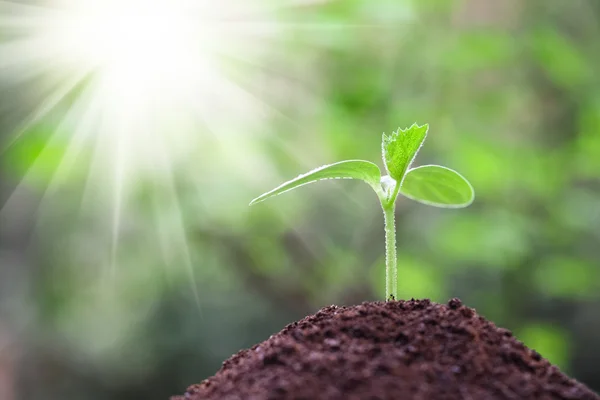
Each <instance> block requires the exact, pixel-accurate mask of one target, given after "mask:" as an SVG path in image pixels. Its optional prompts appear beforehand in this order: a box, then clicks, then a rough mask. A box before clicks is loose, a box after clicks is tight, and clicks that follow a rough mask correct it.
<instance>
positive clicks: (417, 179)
mask: <svg viewBox="0 0 600 400" xmlns="http://www.w3.org/2000/svg"><path fill="white" fill-rule="evenodd" d="M400 193H401V194H403V195H404V196H406V197H408V198H409V199H412V200H416V201H418V202H420V203H423V204H428V205H430V206H436V207H444V208H462V207H466V206H468V205H469V204H471V203H472V202H473V199H474V198H475V192H474V190H473V186H471V184H470V183H469V181H467V180H466V179H465V178H464V177H463V176H462V175H461V174H459V173H458V172H456V171H453V170H451V169H450V168H446V167H441V166H439V165H424V166H422V167H417V168H414V169H411V170H409V171H408V172H407V173H406V176H405V177H404V181H403V182H402V186H401V187H400Z"/></svg>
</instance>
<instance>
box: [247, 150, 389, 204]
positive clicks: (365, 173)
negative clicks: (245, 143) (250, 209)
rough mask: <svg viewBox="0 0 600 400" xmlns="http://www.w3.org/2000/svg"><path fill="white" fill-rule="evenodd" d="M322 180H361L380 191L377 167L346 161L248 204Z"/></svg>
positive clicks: (302, 178)
mask: <svg viewBox="0 0 600 400" xmlns="http://www.w3.org/2000/svg"><path fill="white" fill-rule="evenodd" d="M323 179H362V180H363V181H365V182H366V183H368V184H369V185H371V187H372V188H373V189H374V190H375V191H376V192H378V191H380V190H381V186H380V183H379V181H380V179H381V171H380V170H379V167H378V166H377V165H375V164H373V163H372V162H370V161H363V160H347V161H340V162H338V163H335V164H329V165H323V166H322V167H319V168H317V169H314V170H312V171H310V172H307V173H306V174H303V175H300V176H298V177H296V178H294V179H292V180H291V181H287V182H285V183H283V184H282V185H280V186H278V187H276V188H275V189H273V190H271V191H270V192H267V193H264V194H262V195H260V196H258V197H257V198H255V199H254V200H252V201H251V202H250V205H253V204H256V203H260V202H261V201H264V200H266V199H268V198H269V197H273V196H277V195H279V194H281V193H284V192H287V191H288V190H292V189H295V188H297V187H299V186H302V185H306V184H308V183H312V182H316V181H320V180H323Z"/></svg>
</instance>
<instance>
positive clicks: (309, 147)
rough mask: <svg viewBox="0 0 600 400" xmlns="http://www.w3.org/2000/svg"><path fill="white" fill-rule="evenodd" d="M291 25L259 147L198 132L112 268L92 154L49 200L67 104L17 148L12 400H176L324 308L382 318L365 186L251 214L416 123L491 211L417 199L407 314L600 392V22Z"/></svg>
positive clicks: (394, 19) (314, 14) (2, 383)
mask: <svg viewBox="0 0 600 400" xmlns="http://www.w3.org/2000/svg"><path fill="white" fill-rule="evenodd" d="M0 11H1V9H0ZM286 18H290V19H292V18H293V19H294V21H296V22H307V23H310V24H312V25H314V29H294V30H290V32H289V35H288V36H286V37H285V38H280V39H281V40H280V41H278V48H277V50H276V51H273V54H270V55H268V57H269V58H268V68H264V69H252V68H249V69H236V70H243V71H245V72H243V74H241V75H240V76H239V77H238V78H239V79H240V80H241V81H242V82H243V84H245V85H247V87H248V88H249V89H248V90H254V91H255V93H259V95H258V97H260V99H261V100H262V101H264V102H265V103H266V104H269V105H271V106H272V111H273V112H271V113H269V114H268V115H266V116H265V117H264V118H263V120H262V126H261V129H260V130H257V131H256V132H245V133H244V134H240V135H239V136H235V137H234V138H233V139H231V138H230V139H227V140H221V139H219V133H218V132H213V133H212V134H210V135H209V134H205V132H203V129H202V128H201V127H198V135H199V137H201V138H202V140H199V141H198V143H195V144H194V145H193V146H194V147H193V151H192V152H191V153H192V155H191V156H190V157H181V158H179V159H177V160H174V161H173V181H172V182H170V184H169V185H168V186H166V185H165V184H164V182H163V181H160V180H157V179H155V178H156V177H155V176H153V175H152V174H151V173H150V174H145V175H140V176H139V177H137V178H136V179H135V181H134V182H133V183H131V186H130V188H129V189H130V191H131V193H130V196H129V198H128V200H127V207H126V208H125V210H124V211H123V212H122V214H121V224H120V226H119V232H118V247H117V250H116V251H115V250H114V246H113V245H114V243H113V241H114V240H115V237H114V232H113V230H112V229H111V225H110V220H111V218H110V208H111V207H110V202H109V203H108V204H104V203H103V202H102V201H101V200H98V204H97V207H93V208H91V207H87V208H86V207H81V204H82V197H83V196H84V194H85V193H86V190H88V191H89V190H90V182H88V181H86V179H85V178H86V176H87V174H86V173H85V171H87V168H91V167H90V166H89V164H90V161H89V160H87V159H86V157H85V152H84V155H83V156H81V159H82V160H80V161H78V162H79V164H77V165H76V166H75V167H73V168H72V170H71V171H68V172H69V174H68V177H69V179H65V180H64V181H63V182H62V183H61V184H60V185H58V186H56V187H54V188H53V190H52V193H48V192H47V191H46V189H47V188H48V183H49V180H50V179H51V177H52V175H53V173H54V171H55V169H56V167H57V165H58V164H59V163H60V160H61V158H62V156H63V154H64V151H65V148H66V146H67V143H66V142H61V141H60V140H54V141H53V142H52V143H49V142H48V140H47V137H48V136H49V135H50V134H51V132H52V131H53V130H54V129H57V125H58V123H57V120H60V118H61V115H64V113H65V109H68V107H69V105H68V101H67V104H63V105H59V106H57V107H56V108H55V109H54V110H53V111H52V112H51V113H50V114H49V115H48V116H47V118H44V119H43V120H42V121H40V122H39V123H37V124H35V126H34V127H32V128H31V129H29V131H28V132H26V134H24V135H23V136H22V137H21V138H20V139H19V140H17V141H16V142H15V143H13V144H12V145H10V146H4V147H3V148H6V149H5V150H4V151H3V152H2V153H0V163H1V165H2V166H1V168H0V182H1V185H2V186H1V187H0V200H2V203H1V204H5V205H6V206H5V207H4V208H3V209H2V212H1V213H0V224H1V225H0V240H1V245H0V398H2V399H5V400H12V399H45V400H51V399H134V398H156V399H166V398H167V397H168V396H169V395H172V394H177V393H182V392H183V391H184V390H185V388H186V386H187V385H189V384H192V383H196V382H199V381H200V380H201V379H203V378H205V377H208V376H210V375H212V374H213V373H214V372H216V370H217V369H218V368H219V366H220V363H221V362H222V361H223V360H225V359H226V358H228V357H229V356H230V355H231V354H233V353H235V352H237V351H238V350H240V349H243V348H247V347H250V346H252V345H253V344H255V343H257V342H259V341H262V340H264V339H266V338H268V337H269V335H271V334H273V333H275V332H277V331H279V330H280V329H281V328H283V326H284V325H285V324H287V323H290V322H292V321H295V320H297V319H299V318H301V317H303V316H305V315H307V314H311V313H313V312H315V311H317V310H318V309H319V308H320V307H323V306H326V305H329V304H333V303H335V304H357V303H360V302H362V301H367V300H377V299H381V298H383V291H384V278H383V276H384V259H383V256H384V244H383V243H384V242H383V216H382V213H381V210H380V208H379V204H378V200H377V198H376V196H375V195H374V194H373V193H372V191H371V190H370V189H369V188H368V187H367V186H366V185H364V184H362V183H359V182H353V181H343V182H337V181H336V182H325V183H317V184H314V185H310V186H307V187H306V188H303V189H302V190H299V191H297V192H293V193H290V194H284V195H282V196H281V197H278V198H276V199H273V200H271V201H269V202H268V203H263V204H260V205H257V206H254V207H251V208H250V207H248V206H247V204H248V202H249V200H251V199H252V198H254V197H255V196H257V195H259V194H260V193H262V192H264V191H266V190H269V189H271V188H272V187H274V186H276V185H278V184H279V183H281V182H282V181H284V180H286V179H289V178H292V177H294V176H296V175H297V174H299V173H302V172H305V171H307V170H308V169H311V168H314V167H317V166H319V165H321V164H325V163H330V162H334V161H339V160H343V159H353V158H360V159H368V160H373V161H376V162H378V163H379V164H380V165H381V162H380V161H379V160H380V139H381V134H382V132H384V131H385V132H388V133H389V132H391V131H392V130H395V129H396V128H398V127H399V126H401V127H406V126H409V125H411V124H412V123H413V122H418V123H429V124H430V132H429V138H428V142H427V145H426V146H425V147H424V148H423V149H422V151H421V153H420V154H419V156H418V158H417V160H416V164H419V165H421V164H427V163H439V164H441V165H445V166H448V167H450V168H454V169H456V170H458V171H460V172H461V173H462V174H463V175H465V176H466V177H467V178H468V179H469V180H470V181H471V183H472V184H473V186H474V187H475V190H476V200H475V203H474V204H473V205H472V206H471V207H469V208H467V209H465V210H458V211H453V210H438V209H434V208H429V207H426V206H422V205H419V204H417V203H414V202H410V201H402V200H400V201H399V204H398V208H397V216H396V219H397V223H398V242H399V249H398V252H399V260H398V265H399V282H400V283H399V285H400V288H399V292H400V295H401V296H402V297H403V298H411V297H415V298H425V297H427V298H431V299H433V300H435V301H440V302H445V301H447V300H448V299H449V298H451V297H460V298H461V299H462V300H463V302H464V303H466V304H467V305H468V306H470V307H474V308H476V309H477V311H478V312H479V313H480V314H482V315H483V316H485V317H486V318H488V319H490V320H492V321H493V322H494V323H496V324H497V325H499V326H502V327H505V328H508V329H511V330H513V331H514V332H515V334H516V335H517V337H518V338H519V339H521V340H523V341H524V342H525V343H526V344H527V345H528V346H530V347H532V348H535V349H537V350H538V351H539V352H540V353H541V354H542V355H543V356H545V357H546V358H548V359H549V360H550V361H552V362H554V363H556V364H558V365H559V366H560V367H561V368H562V369H563V370H565V371H566V372H567V373H568V374H570V375H572V376H573V377H575V378H577V379H579V380H581V381H583V382H585V383H586V384H588V385H589V386H590V387H591V388H592V389H595V390H596V391H599V390H600V374H598V369H599V368H600V311H599V307H600V266H599V264H600V75H599V74H598V73H597V71H598V70H599V69H600V47H599V46H598V38H600V2H598V1H595V0H570V1H564V0H529V1H519V0H503V1H497V0H463V1H459V0H456V1H450V0H444V1H442V0H427V1H404V2H403V1H399V0H393V1H392V0H377V1H373V0H347V1H330V2H315V4H313V5H312V6H310V7H305V8H303V11H302V12H301V13H290V14H289V15H287V16H286ZM1 39H3V40H8V39H7V36H2V35H0V40H1ZM2 61H3V60H0V76H1V75H2V73H3V69H2V67H1V65H2ZM5 78H7V79H5V80H9V79H10V77H8V76H5ZM281 82H284V83H285V84H283V85H278V84H279V83H281ZM23 87H26V86H23ZM27 87H29V89H27V90H25V89H23V90H21V89H19V86H17V85H13V86H10V85H5V86H3V87H2V91H1V92H0V134H1V135H2V139H3V141H4V143H8V142H10V141H12V138H13V136H12V133H13V132H14V129H15V127H16V126H18V122H19V121H20V120H21V118H22V117H21V116H22V115H26V114H27V113H28V111H27V110H30V109H31V108H32V107H33V106H32V105H33V104H35V103H36V102H39V96H38V97H36V91H35V90H34V89H32V87H33V88H35V87H36V86H35V84H30V85H29V86H27ZM75 95H76V94H75ZM231 118H232V119H235V118H236V116H235V115H231ZM67 137H68V135H67ZM34 161H35V162H34ZM24 177H26V179H24V180H22V179H23V178H24ZM91 185H92V193H93V195H92V196H96V194H97V193H98V194H99V198H101V197H102V196H101V195H102V193H103V192H105V190H104V189H103V188H102V186H101V184H99V183H92V184H91ZM87 193H88V195H89V192H87ZM42 200H43V201H42ZM186 244H187V245H186ZM111 254H112V255H113V256H114V257H112V256H111ZM111 258H114V260H115V261H116V262H115V263H114V265H113V267H111V263H112V261H111Z"/></svg>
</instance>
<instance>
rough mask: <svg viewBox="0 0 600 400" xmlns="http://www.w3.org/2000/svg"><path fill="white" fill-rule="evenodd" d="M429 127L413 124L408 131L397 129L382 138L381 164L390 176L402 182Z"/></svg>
mask: <svg viewBox="0 0 600 400" xmlns="http://www.w3.org/2000/svg"><path fill="white" fill-rule="evenodd" d="M428 129H429V125H427V124H425V125H423V126H418V125H417V124H413V125H412V126H411V127H410V128H408V129H404V130H402V129H398V130H397V131H396V132H394V133H392V134H391V135H389V136H387V135H386V134H385V133H384V134H383V137H382V153H383V162H384V163H385V167H386V169H387V170H388V172H389V174H390V176H391V177H392V178H394V179H395V180H397V181H402V178H403V177H404V174H405V173H406V170H407V169H408V167H409V166H410V164H411V163H412V161H413V160H414V159H415V157H416V155H417V153H418V152H419V149H420V148H421V146H422V145H423V142H424V141H425V137H426V136H427V130H428Z"/></svg>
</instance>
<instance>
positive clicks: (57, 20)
mask: <svg viewBox="0 0 600 400" xmlns="http://www.w3.org/2000/svg"><path fill="white" fill-rule="evenodd" d="M288 1H291V0H288ZM47 3H51V4H47V5H46V6H43V7H42V6H32V5H26V4H22V3H21V4H19V3H15V2H12V1H10V2H7V1H3V0H0V37H1V38H3V40H2V41H1V42H0V88H4V87H6V86H19V85H23V84H25V83H27V82H32V83H33V82H35V83H33V84H32V85H30V86H23V88H27V87H28V88H32V87H33V88H36V90H37V91H39V94H41V95H42V96H43V98H41V99H40V100H41V101H40V102H39V104H37V105H36V106H35V107H34V109H33V110H32V111H31V113H30V114H29V116H28V117H27V118H26V119H25V120H24V121H23V123H22V126H21V127H20V129H18V132H17V138H16V139H15V140H21V139H22V140H27V137H20V135H23V136H25V135H26V134H25V133H24V132H27V130H28V129H29V128H30V127H31V126H34V125H35V124H36V123H38V122H39V121H42V120H45V119H50V120H54V121H59V127H58V129H56V131H55V132H53V134H52V136H49V137H48V143H49V144H50V145H52V144H54V143H67V145H66V151H65V154H64V157H63V159H62V160H61V164H60V165H59V166H58V167H57V169H56V171H55V174H54V176H53V179H52V181H50V182H48V185H49V189H50V191H52V189H55V188H57V187H60V185H61V183H62V182H63V178H65V177H67V176H69V175H70V174H71V172H72V171H73V170H76V169H78V168H81V164H78V162H79V161H80V160H81V158H82V157H81V155H82V154H84V155H85V156H86V157H87V158H88V159H89V158H90V157H91V160H88V161H87V162H84V165H88V164H89V165H91V166H90V167H89V171H88V178H87V180H86V187H85V189H84V190H85V193H84V196H83V197H84V199H83V203H84V205H92V206H97V205H100V206H102V207H108V208H109V209H110V210H111V213H112V215H111V217H110V218H109V219H107V220H109V221H110V224H109V225H110V228H109V232H108V234H109V235H110V236H111V240H112V251H113V255H112V259H113V264H114V260H115V259H116V258H117V257H118V255H117V253H118V248H117V247H118V246H117V244H118V242H119V236H120V232H121V230H122V223H123V218H124V215H125V213H126V209H127V203H128V196H129V194H130V191H131V189H133V188H135V187H136V185H135V184H134V183H135V182H137V181H138V179H139V178H140V174H145V175H146V177H147V178H150V182H151V183H153V184H155V186H156V187H157V188H160V189H158V190H160V191H161V196H162V198H166V199H168V203H169V205H168V207H170V208H174V209H176V210H179V203H178V198H177V194H176V191H175V189H174V187H175V184H174V177H173V174H174V170H175V169H176V168H177V164H178V163H182V162H184V160H185V159H186V158H187V157H190V156H193V157H194V158H195V159H198V160H203V159H206V158H210V157H214V153H215V150H216V148H215V144H217V147H227V146H220V145H219V142H221V141H225V142H231V141H234V142H235V143H236V145H237V146H240V147H244V145H243V143H244V141H245V140H251V139H250V137H248V133H249V132H250V131H251V127H252V126H253V124H254V123H255V122H257V121H259V120H260V119H261V118H263V117H264V115H265V112H264V110H263V109H264V108H265V105H264V104H263V102H261V101H259V100H257V98H255V97H254V95H253V94H251V93H249V92H248V91H247V89H245V88H242V87H240V86H239V85H238V84H236V83H235V82H234V81H233V80H231V79H230V78H229V77H228V75H227V74H226V73H225V72H224V67H223V65H225V64H226V65H227V68H228V71H231V69H232V65H233V66H234V67H233V68H234V70H235V71H238V70H236V68H239V65H241V64H244V63H245V64H248V65H260V64H261V61H262V57H263V54H264V53H265V52H269V51H272V46H273V44H274V43H275V41H276V40H275V41H274V40H273V38H277V35H278V33H279V31H280V28H281V25H280V24H278V23H277V22H276V20H275V18H274V16H273V11H274V9H273V7H267V6H266V5H265V1H263V0H210V1H208V0H145V1H142V0H48V1H47ZM238 72H239V71H238ZM238 76H239V74H238ZM207 142H208V143H210V144H211V146H208V145H206V144H207ZM59 146H60V145H59ZM234 151H235V150H234ZM230 153H232V152H230ZM225 162H226V160H223V163H225ZM204 167H206V164H205V165H204ZM211 167H212V168H217V166H211ZM35 168H36V165H35V164H34V165H33V166H32V169H35ZM198 168H201V167H200V162H198ZM206 173H209V171H206ZM24 182H27V177H25V179H24ZM16 198H17V197H16V196H15V199H16ZM17 203H18V202H17V201H16V200H15V203H14V204H12V202H11V201H10V200H9V202H8V203H6V204H4V205H0V206H2V211H5V210H7V208H10V206H11V205H17V206H18V204H17ZM173 224H175V225H177V226H181V227H182V226H183V224H182V221H179V222H173ZM182 229H183V228H180V230H179V231H178V232H173V233H170V234H169V235H165V236H166V237H169V238H170V240H171V241H173V243H171V245H172V246H176V247H178V248H179V249H180V250H179V254H182V255H183V257H186V254H187V247H186V246H187V245H186V240H185V234H184V232H183V230H182ZM186 258H187V257H186ZM185 264H187V265H188V266H190V268H191V265H190V261H189V260H187V261H186V262H185Z"/></svg>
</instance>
